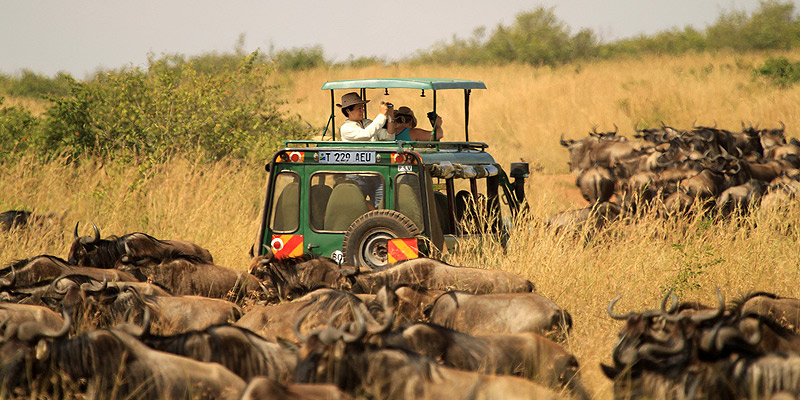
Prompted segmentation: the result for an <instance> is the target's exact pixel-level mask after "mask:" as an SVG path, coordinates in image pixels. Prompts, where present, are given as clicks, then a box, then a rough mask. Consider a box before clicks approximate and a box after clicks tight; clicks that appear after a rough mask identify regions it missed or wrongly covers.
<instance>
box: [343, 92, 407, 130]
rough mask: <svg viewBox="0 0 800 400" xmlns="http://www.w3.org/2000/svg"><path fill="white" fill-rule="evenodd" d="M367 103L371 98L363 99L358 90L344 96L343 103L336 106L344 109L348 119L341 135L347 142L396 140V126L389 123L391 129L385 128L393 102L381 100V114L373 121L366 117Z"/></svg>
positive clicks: (391, 111)
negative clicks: (365, 105)
mask: <svg viewBox="0 0 800 400" xmlns="http://www.w3.org/2000/svg"><path fill="white" fill-rule="evenodd" d="M367 103H369V100H362V99H361V96H359V95H358V93H356V92H350V93H347V94H345V95H344V96H342V103H341V104H337V105H336V106H337V107H339V108H341V109H342V113H343V114H344V116H345V117H347V121H345V122H344V124H342V127H341V128H339V136H340V137H341V138H342V140H343V141H345V142H352V141H369V142H374V141H378V140H394V132H393V130H394V129H393V128H394V127H393V126H391V124H388V125H389V129H387V128H384V125H387V124H386V121H387V119H389V118H391V116H392V113H393V110H392V107H391V104H389V103H384V102H381V105H380V114H378V116H377V117H375V120H374V121H373V120H371V119H368V118H364V114H365V112H366V107H364V104H367Z"/></svg>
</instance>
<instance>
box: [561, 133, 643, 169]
mask: <svg viewBox="0 0 800 400" xmlns="http://www.w3.org/2000/svg"><path fill="white" fill-rule="evenodd" d="M620 138H622V136H619V137H615V138H614V139H609V138H606V137H601V136H590V137H587V138H584V139H580V140H564V138H563V137H562V138H561V145H562V146H564V147H566V148H567V149H568V150H569V166H570V172H571V173H573V174H574V175H576V176H577V175H579V174H580V172H581V171H583V170H585V169H587V168H589V167H591V165H592V163H593V162H596V163H597V164H599V165H601V166H603V167H606V168H609V169H613V168H614V166H615V165H616V164H617V163H619V162H620V160H623V159H626V158H629V157H630V156H631V154H634V153H636V152H638V151H639V150H640V149H641V147H640V146H638V145H637V144H635V143H631V142H628V141H627V140H622V139H620Z"/></svg>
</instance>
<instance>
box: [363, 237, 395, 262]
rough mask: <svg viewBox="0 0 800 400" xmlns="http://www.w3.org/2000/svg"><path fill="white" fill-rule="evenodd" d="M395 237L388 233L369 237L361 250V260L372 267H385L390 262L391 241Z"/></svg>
mask: <svg viewBox="0 0 800 400" xmlns="http://www.w3.org/2000/svg"><path fill="white" fill-rule="evenodd" d="M394 238H395V236H394V235H392V234H391V233H389V232H386V231H378V232H375V233H372V234H370V235H368V236H367V237H366V238H365V239H364V241H363V242H361V246H359V248H360V249H361V251H360V256H361V260H363V261H364V263H365V264H367V265H369V266H370V267H383V266H385V265H386V264H388V262H389V239H394Z"/></svg>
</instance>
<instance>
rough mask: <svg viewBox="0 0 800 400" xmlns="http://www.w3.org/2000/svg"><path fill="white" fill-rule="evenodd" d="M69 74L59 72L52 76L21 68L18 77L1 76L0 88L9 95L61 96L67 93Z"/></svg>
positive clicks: (33, 96)
mask: <svg viewBox="0 0 800 400" xmlns="http://www.w3.org/2000/svg"><path fill="white" fill-rule="evenodd" d="M70 79H71V78H70V76H69V74H65V73H59V74H57V75H56V76H55V77H54V78H50V77H47V76H44V75H41V74H37V73H35V72H33V71H31V70H27V69H23V70H21V71H20V73H19V77H11V76H5V75H3V76H1V77H0V90H1V91H2V93H5V94H7V95H10V96H16V97H32V98H41V97H43V96H48V95H49V96H63V95H66V94H68V93H69V81H70Z"/></svg>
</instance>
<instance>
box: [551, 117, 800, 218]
mask: <svg viewBox="0 0 800 400" xmlns="http://www.w3.org/2000/svg"><path fill="white" fill-rule="evenodd" d="M617 132H618V129H615V130H614V131H611V132H597V129H596V128H595V129H594V130H593V131H592V132H590V133H589V136H588V137H585V138H582V139H577V140H574V139H570V140H566V139H564V138H563V136H562V138H561V145H562V146H564V147H566V148H567V150H568V151H569V167H570V172H571V173H572V174H574V175H575V176H576V182H575V183H576V185H577V186H578V188H579V189H580V192H581V194H582V195H583V197H584V199H586V200H587V201H588V202H589V205H588V207H586V208H584V209H580V210H571V211H566V212H563V213H560V214H556V215H554V216H552V217H551V218H550V221H549V222H550V225H552V226H554V227H557V228H567V227H575V226H578V225H580V224H583V223H587V222H589V223H591V224H593V225H599V226H601V225H603V224H604V223H606V222H608V221H611V220H616V219H618V218H621V217H624V216H631V217H635V216H637V215H641V213H644V212H646V213H654V214H658V215H662V216H674V215H685V214H687V213H690V212H703V213H714V214H715V215H718V216H722V217H727V216H730V215H731V214H740V215H741V213H746V212H748V211H750V210H752V209H753V207H756V206H759V205H760V206H761V207H775V206H778V205H780V204H781V203H782V202H783V201H785V200H787V199H792V198H794V197H795V195H796V194H797V193H798V190H800V170H798V167H800V142H798V140H797V139H794V138H792V139H791V140H789V141H787V139H786V136H785V126H784V125H783V124H781V126H780V128H768V129H759V128H758V127H754V126H746V125H745V124H742V129H741V131H729V130H725V129H720V128H717V127H716V126H714V127H708V126H693V127H692V128H691V129H689V130H681V129H676V128H673V127H670V126H667V125H664V124H662V125H661V127H659V128H655V129H636V133H635V134H634V135H633V138H634V139H636V140H629V139H628V138H626V137H625V136H622V135H618V134H617Z"/></svg>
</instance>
